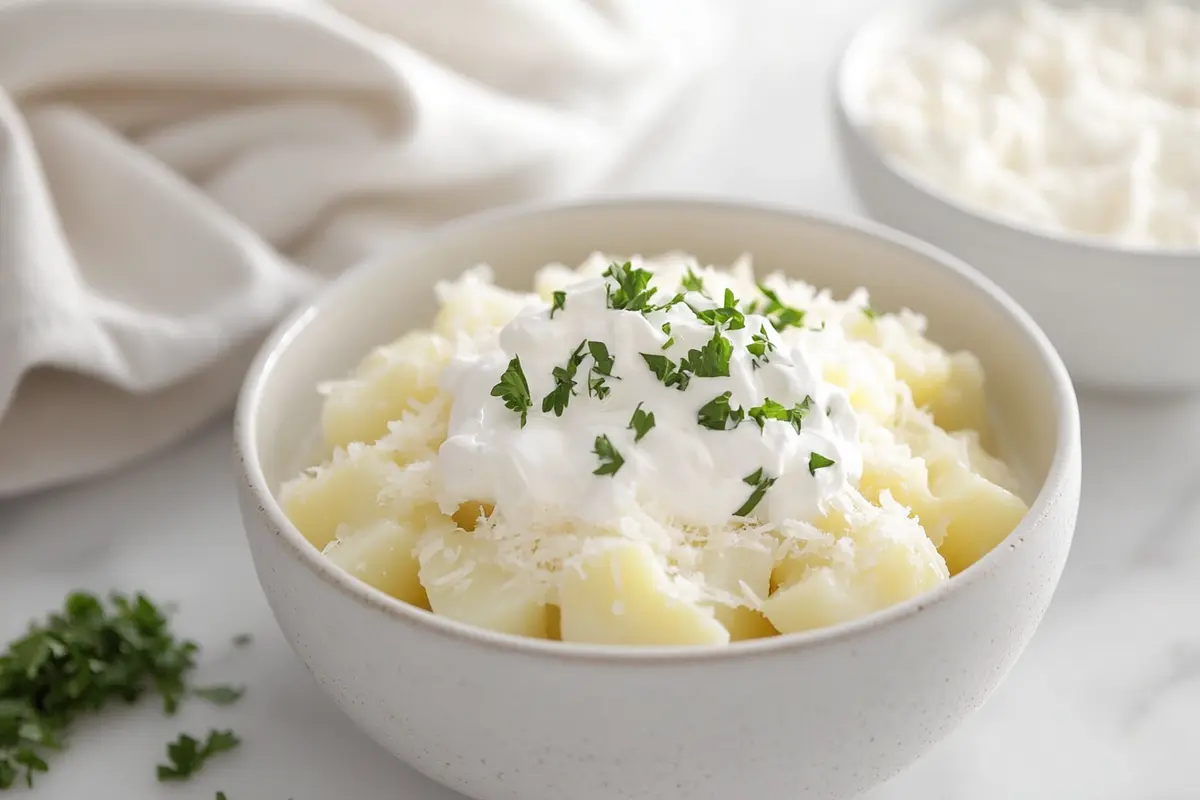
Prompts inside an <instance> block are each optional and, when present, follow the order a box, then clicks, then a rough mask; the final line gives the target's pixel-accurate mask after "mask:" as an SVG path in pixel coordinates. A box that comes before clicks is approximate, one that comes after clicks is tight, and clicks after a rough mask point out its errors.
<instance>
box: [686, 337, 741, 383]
mask: <svg viewBox="0 0 1200 800" xmlns="http://www.w3.org/2000/svg"><path fill="white" fill-rule="evenodd" d="M732 355H733V343H732V342H730V341H729V340H728V339H726V338H725V337H724V336H722V335H721V331H720V329H719V328H718V329H716V330H714V331H713V336H712V338H711V339H709V340H708V341H707V342H705V343H704V346H703V347H702V348H700V349H699V350H696V349H692V350H689V351H688V354H687V358H685V359H683V360H682V361H681V362H680V365H679V369H680V370H682V371H685V372H690V373H692V375H694V376H696V377H697V378H728V377H729V358H730V356H732Z"/></svg>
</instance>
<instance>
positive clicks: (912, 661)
mask: <svg viewBox="0 0 1200 800" xmlns="http://www.w3.org/2000/svg"><path fill="white" fill-rule="evenodd" d="M594 249H600V250H605V251H608V252H612V253H635V252H636V253H643V254H653V253H660V252H664V251H668V250H672V249H682V250H685V251H688V252H691V253H694V254H696V255H697V256H698V257H699V258H701V259H703V260H705V261H708V262H711V263H716V264H728V263H730V262H731V261H732V260H733V259H734V258H735V257H737V256H738V255H739V254H741V253H742V252H750V253H752V254H753V256H754V258H755V262H756V264H757V266H758V267H759V268H760V269H763V270H773V269H783V270H785V271H786V272H788V273H790V274H791V275H793V276H797V277H802V278H804V279H806V280H809V281H811V282H814V283H815V284H817V285H822V286H829V287H831V288H833V289H835V290H836V291H838V292H847V291H849V290H850V289H852V288H854V287H857V286H859V285H865V286H867V287H869V288H870V289H871V290H872V303H873V304H874V305H875V306H876V307H877V308H881V309H898V308H900V307H903V306H908V307H911V308H914V309H920V310H921V311H923V312H925V313H926V314H928V316H929V319H930V333H931V335H932V337H933V338H934V339H935V340H937V341H939V342H942V343H943V344H945V345H947V346H949V347H952V348H969V349H971V350H973V351H974V352H975V353H976V354H978V355H979V357H980V358H981V360H982V362H983V364H984V365H985V368H986V369H987V372H988V376H989V378H990V381H991V384H990V386H991V389H990V398H991V400H992V401H993V402H994V413H995V415H996V417H997V420H998V424H999V426H1000V430H1002V431H1003V432H1004V436H1003V440H1004V441H1005V442H1007V444H1008V447H1007V451H1006V455H1007V456H1008V457H1009V458H1012V459H1015V461H1016V463H1017V466H1018V468H1019V470H1020V471H1022V472H1023V473H1024V474H1025V475H1026V476H1027V478H1028V492H1027V494H1028V499H1030V500H1031V501H1032V510H1031V511H1030V513H1029V515H1028V517H1027V518H1026V519H1025V520H1024V521H1023V522H1022V523H1021V524H1020V526H1018V528H1017V529H1016V530H1015V531H1014V532H1013V533H1012V535H1011V536H1009V537H1008V539H1007V540H1005V541H1004V542H1003V543H1002V544H1000V545H999V546H997V548H996V549H995V550H994V551H993V552H991V553H990V554H988V555H987V556H986V557H984V558H983V559H982V560H981V561H979V562H978V563H977V564H975V565H974V566H972V567H971V568H969V569H968V570H966V571H964V572H963V573H962V574H960V575H958V576H956V577H955V578H953V579H952V580H950V581H949V582H948V583H946V584H944V585H943V586H942V587H940V588H939V589H938V590H937V591H934V592H931V593H929V594H927V595H925V596H922V597H919V598H917V599H914V600H912V601H909V602H906V603H903V604H901V605H898V606H895V607H893V608H891V609H888V610H886V611H884V612H881V613H878V614H875V615H873V616H870V617H867V618H865V619H861V620H859V621H856V622H853V623H851V624H847V625H841V626H838V627H833V628H829V629H825V630H819V631H815V632H811V633H806V634H803V635H791V636H781V637H778V638H773V639H765V640H758V641H752V642H742V643H736V644H734V645H732V646H729V647H722V648H708V647H703V648H690V649H687V648H684V649H671V648H644V649H637V648H627V647H602V646H582V645H567V644H563V643H560V642H544V641H535V640H529V639H520V638H514V637H511V636H507V635H502V634H496V633H491V632H488V631H484V630H477V629H474V628H471V627H468V626H465V625H462V624H459V623H456V622H453V621H449V620H446V619H442V618H439V617H436V616H434V615H432V614H430V613H427V612H425V611H422V610H419V609H417V608H414V607H411V606H408V605H405V604H404V603H401V602H399V601H397V600H394V599H392V598H390V597H388V596H386V595H384V594H382V593H380V592H378V591H375V590H374V589H372V588H370V587H368V586H366V585H364V584H362V583H359V582H358V581H357V580H356V579H354V578H352V577H350V576H349V575H347V574H345V573H343V572H341V571H340V570H338V569H337V568H336V567H334V566H333V565H331V564H330V563H329V562H328V561H327V560H325V558H324V557H323V556H321V555H320V554H319V553H318V552H317V551H316V550H315V549H314V548H313V547H312V546H311V545H309V544H308V542H307V541H305V539H304V538H303V537H302V536H301V535H300V533H299V532H298V531H297V530H296V529H295V528H294V527H293V526H292V525H291V524H290V523H289V522H288V521H287V519H286V518H285V517H284V515H283V512H282V511H281V510H280V507H279V504H278V503H277V501H276V496H275V494H274V492H275V491H276V490H277V488H278V486H279V485H280V482H281V481H283V480H284V479H286V478H288V477H290V476H291V475H292V474H293V470H294V469H295V468H296V466H297V460H298V459H301V458H303V452H304V448H305V443H306V442H308V441H309V440H310V439H311V437H312V432H313V431H314V430H315V429H316V427H317V425H318V409H319V398H318V396H317V393H316V390H315V387H316V385H317V384H318V383H319V382H321V381H323V380H326V379H328V378H333V377H335V376H341V375H343V374H345V373H346V372H347V370H348V369H349V368H351V367H352V366H353V365H354V364H355V363H356V362H357V361H358V360H359V358H360V357H361V356H362V355H363V354H364V353H365V352H367V350H368V349H369V348H371V347H372V346H374V345H377V344H380V343H383V342H386V341H389V340H391V339H393V338H394V337H396V336H398V335H399V334H401V333H402V332H404V331H405V330H407V329H409V328H412V327H414V326H422V325H426V324H428V323H429V322H430V321H431V318H432V312H433V310H434V301H433V287H434V284H435V282H436V281H438V280H440V279H444V278H450V277H452V276H455V275H457V274H458V273H459V272H460V271H461V270H463V269H465V268H467V267H471V266H473V265H475V264H477V263H480V262H487V263H489V264H491V265H492V266H493V267H494V268H495V271H496V275H497V278H498V280H499V281H500V282H502V283H503V284H505V285H509V286H513V287H527V286H529V285H530V283H531V279H532V276H533V273H534V271H535V269H537V268H538V267H540V266H542V265H543V264H546V263H548V262H551V261H563V262H565V263H576V262H579V261H581V260H583V258H584V257H585V256H587V255H588V254H589V253H591V252H592V251H593V250H594ZM236 440H237V449H238V451H239V454H240V458H241V462H242V465H243V467H244V480H243V481H242V482H241V495H240V496H241V504H242V513H243V516H244V520H245V526H246V531H247V534H248V536H249V541H250V548H251V551H252V553H253V555H254V561H255V566H256V568H257V570H258V575H259V579H260V581H261V582H262V586H263V589H264V590H265V591H266V595H267V598H268V599H269V601H270V604H271V607H272V609H273V610H274V613H275V615H276V618H277V619H278V621H279V624H280V627H281V628H282V629H283V632H284V633H285V634H286V636H287V638H288V640H289V641H290V642H291V643H292V646H293V647H294V648H295V650H296V652H297V653H298V654H299V655H300V657H301V658H302V659H303V660H304V662H305V663H306V664H307V665H308V667H309V668H310V669H311V671H312V673H313V674H314V675H315V676H316V678H317V680H318V681H319V683H320V684H321V686H322V687H324V689H325V690H326V691H328V692H329V694H330V695H332V696H333V698H334V699H335V700H336V701H337V703H338V705H339V706H341V708H342V709H343V710H344V711H345V712H346V713H347V714H348V715H349V716H350V717H351V718H352V719H354V720H355V722H357V723H358V724H359V725H360V726H361V727H362V728H363V729H364V730H365V731H366V732H367V733H369V734H370V735H371V736H372V737H374V738H375V740H377V741H378V742H379V743H380V744H382V745H383V746H384V747H385V748H387V749H388V750H390V751H391V752H393V753H395V754H396V755H397V756H399V757H400V758H402V759H403V760H405V761H407V762H408V763H410V764H412V765H413V766H414V767H416V768H417V769H418V770H420V771H421V772H423V773H425V774H427V775H429V776H430V777H432V778H434V779H435V780H438V781H441V782H442V783H445V784H447V785H449V786H451V787H453V788H455V789H458V790H459V791H461V792H463V793H464V794H466V795H468V796H469V797H472V798H477V799H478V800H617V799H618V798H621V799H622V800H684V799H685V798H686V800H731V798H748V799H749V798H782V797H794V798H799V797H805V798H808V797H813V798H817V797H820V798H827V797H846V796H850V795H851V794H852V793H854V792H857V791H859V790H862V789H865V788H867V787H869V786H872V785H874V784H877V783H879V782H881V781H883V780H884V779H886V778H887V777H888V776H890V775H892V774H893V773H895V772H896V771H898V770H900V769H901V768H902V767H904V766H905V765H906V764H908V763H910V762H911V761H913V760H914V759H916V758H917V757H918V756H920V755H921V754H922V753H924V752H925V751H926V750H927V749H928V748H930V747H931V746H932V745H933V744H934V743H935V742H937V741H938V740H939V739H941V738H942V737H944V736H945V735H946V734H947V733H949V732H950V731H951V730H953V729H954V727H955V726H956V725H958V724H959V723H960V722H961V721H962V720H963V719H964V718H965V717H966V716H967V715H968V714H969V713H971V712H972V711H973V710H974V709H976V708H977V707H978V706H979V705H980V704H982V703H983V702H984V700H985V699H986V698H987V697H988V695H989V694H990V693H991V692H992V690H993V689H995V688H996V685H997V684H998V683H999V682H1000V680H1001V679H1002V678H1003V677H1004V675H1005V674H1006V673H1007V672H1008V670H1009V668H1010V667H1011V666H1012V665H1013V662H1014V661H1015V660H1016V658H1017V656H1018V655H1019V654H1020V653H1021V651H1022V649H1023V648H1024V647H1025V645H1026V643H1027V642H1028V641H1029V638H1030V637H1031V636H1032V635H1033V632H1034V629H1035V628H1036V627H1037V625H1038V623H1039V621H1040V620H1041V618H1042V615H1043V613H1044V612H1045V610H1046V606H1047V604H1048V603H1049V602H1050V598H1051V595H1052V594H1053V592H1054V588H1055V585H1056V584H1057V582H1058V579H1059V574H1060V572H1061V570H1062V567H1063V563H1064V561H1065V560H1066V558H1067V551H1068V549H1069V547H1070V543H1071V536H1072V532H1073V529H1074V525H1075V515H1076V510H1077V507H1078V501H1079V480H1080V444H1079V419H1078V408H1077V406H1076V401H1075V395H1074V392H1073V390H1072V387H1071V383H1070V381H1069V379H1068V377H1067V373H1066V371H1065V370H1064V368H1063V366H1062V364H1061V362H1060V361H1059V359H1058V356H1056V355H1055V353H1054V350H1053V349H1052V348H1051V346H1050V344H1049V343H1048V342H1047V340H1046V338H1045V337H1044V336H1043V334H1042V333H1041V332H1040V331H1039V330H1038V329H1037V328H1036V327H1035V326H1034V324H1033V323H1032V322H1031V321H1030V319H1029V318H1028V317H1027V316H1026V314H1025V313H1024V312H1023V311H1021V309H1020V308H1018V307H1017V306H1016V305H1015V304H1014V303H1013V302H1012V301H1011V300H1010V299H1009V298H1008V297H1006V296H1005V295H1003V294H1001V293H1000V292H999V291H998V290H997V289H996V288H995V287H994V286H992V285H991V284H990V283H987V282H986V281H985V280H983V279H981V278H980V277H979V276H977V275H976V274H975V273H973V272H971V271H970V270H968V269H967V268H965V267H963V266H962V265H960V264H959V263H958V262H956V261H954V260H952V259H951V258H949V257H947V256H945V255H943V254H941V253H940V252H938V251H936V250H934V249H932V248H930V247H927V246H925V245H922V244H920V243H918V242H915V241H913V240H911V239H909V238H907V237H904V236H902V235H896V234H892V233H890V232H887V231H885V230H882V229H879V228H876V227H874V226H872V225H869V224H857V223H836V222H829V221H823V220H820V219H816V218H813V217H809V216H804V215H801V214H797V213H790V212H786V211H777V210H768V209H761V208H752V207H747V206H743V205H727V204H722V203H709V202H687V201H649V200H639V201H626V202H621V201H610V202H602V203H596V204H584V205H577V206H566V207H556V208H544V209H540V210H539V209H535V210H527V211H520V212H506V213H500V214H496V215H489V216H484V217H480V218H475V219H471V220H467V221H464V222H461V223H457V224H453V225H451V226H449V227H445V228H443V229H441V230H440V231H438V232H436V233H433V234H432V235H429V236H426V237H423V238H421V239H419V240H417V241H415V242H414V243H413V244H412V245H411V246H410V247H408V249H407V250H405V251H404V252H402V253H399V254H397V255H396V256H395V257H394V258H391V259H389V260H387V261H383V262H379V263H374V264H371V265H368V266H365V267H363V268H360V269H357V270H355V271H353V272H351V273H350V274H348V275H346V276H345V277H344V278H342V279H341V280H339V281H338V282H337V284H336V285H335V286H334V287H333V288H332V289H331V290H330V291H328V292H327V293H325V294H324V295H323V296H321V297H320V298H319V299H317V300H316V301H315V303H314V304H313V305H312V306H310V307H309V308H307V309H304V310H302V311H301V312H299V313H298V314H297V315H295V316H293V317H292V318H291V319H290V320H289V321H288V322H286V323H285V324H284V325H283V326H282V327H281V328H280V330H279V331H278V332H277V333H275V335H274V336H273V337H272V338H271V339H270V341H269V342H268V343H267V344H266V346H265V348H264V349H263V351H262V353H261V354H260V356H259V358H258V360H257V362H256V364H255V366H254V367H253V368H252V370H251V372H250V375H249V378H248V379H247V382H246V385H245V389H244V391H243V394H242V397H241V400H240V404H239V409H238V414H237V434H236ZM297 756H298V757H302V754H297Z"/></svg>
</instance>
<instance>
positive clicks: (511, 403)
mask: <svg viewBox="0 0 1200 800" xmlns="http://www.w3.org/2000/svg"><path fill="white" fill-rule="evenodd" d="M492 397H499V398H501V399H502V400H504V407H505V408H507V409H508V410H510V411H515V412H517V413H518V414H520V415H521V427H522V428H524V427H525V422H526V419H527V418H528V416H529V409H530V408H531V407H532V406H533V399H532V398H531V397H530V396H529V383H528V382H527V381H526V380H525V371H524V370H523V369H521V358H520V356H513V358H512V361H509V362H508V368H507V369H505V370H504V374H503V375H501V376H500V382H499V383H497V384H496V385H495V386H493V387H492Z"/></svg>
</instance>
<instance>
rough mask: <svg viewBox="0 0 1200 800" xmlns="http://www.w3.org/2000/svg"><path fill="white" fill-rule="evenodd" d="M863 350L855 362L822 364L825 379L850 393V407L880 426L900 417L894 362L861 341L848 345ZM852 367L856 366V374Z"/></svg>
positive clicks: (848, 394) (853, 360)
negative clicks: (849, 366) (851, 369)
mask: <svg viewBox="0 0 1200 800" xmlns="http://www.w3.org/2000/svg"><path fill="white" fill-rule="evenodd" d="M848 344H849V345H850V346H851V347H857V348H860V349H861V353H856V354H855V355H856V357H855V358H853V359H849V358H848V359H845V360H840V359H839V360H836V361H828V362H826V363H825V364H824V365H822V369H821V374H822V375H823V377H824V378H825V380H827V381H829V382H830V383H832V384H834V385H835V386H839V387H841V388H842V389H844V390H845V391H846V395H847V397H848V398H849V400H850V406H851V407H852V408H853V409H854V410H855V411H857V412H858V413H859V414H863V415H866V416H867V417H869V418H870V419H872V420H874V421H875V422H877V423H879V424H880V425H886V424H888V423H889V422H890V421H891V420H892V419H894V418H895V416H896V407H897V396H896V390H895V386H896V379H895V376H894V370H893V367H892V364H891V362H889V361H888V359H887V358H886V357H885V356H884V355H883V354H882V353H880V352H878V351H877V350H874V349H872V348H871V347H868V346H866V345H864V344H861V343H858V342H850V343H848ZM848 365H854V367H855V370H854V371H853V372H851V371H848V369H847V367H848Z"/></svg>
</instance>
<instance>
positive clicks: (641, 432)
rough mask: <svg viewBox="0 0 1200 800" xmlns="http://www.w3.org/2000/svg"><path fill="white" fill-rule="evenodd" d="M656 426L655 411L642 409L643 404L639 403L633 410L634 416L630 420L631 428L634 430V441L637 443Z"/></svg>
mask: <svg viewBox="0 0 1200 800" xmlns="http://www.w3.org/2000/svg"><path fill="white" fill-rule="evenodd" d="M653 427H654V412H653V411H650V412H646V411H642V404H641V403H638V404H637V408H635V409H634V410H633V418H632V419H630V420H629V430H631V431H633V432H634V437H633V443H634V444H637V443H638V442H640V441H641V440H642V437H643V436H645V435H646V434H647V433H649V432H650V429H651V428H653Z"/></svg>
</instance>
